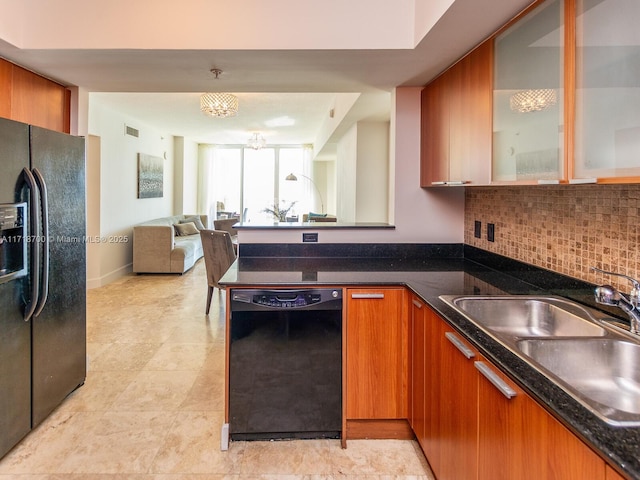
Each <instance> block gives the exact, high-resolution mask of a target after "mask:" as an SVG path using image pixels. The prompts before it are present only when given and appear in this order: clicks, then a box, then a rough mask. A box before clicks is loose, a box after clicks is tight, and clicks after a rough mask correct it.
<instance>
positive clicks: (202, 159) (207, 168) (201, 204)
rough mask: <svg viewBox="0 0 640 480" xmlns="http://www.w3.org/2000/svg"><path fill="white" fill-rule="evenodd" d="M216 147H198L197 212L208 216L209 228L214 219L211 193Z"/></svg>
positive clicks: (214, 204) (213, 193)
mask: <svg viewBox="0 0 640 480" xmlns="http://www.w3.org/2000/svg"><path fill="white" fill-rule="evenodd" d="M215 155H216V147H215V146H214V145H200V146H199V147H198V160H199V165H198V211H200V212H205V213H206V214H207V215H208V216H209V227H211V226H212V225H213V220H215V218H216V211H217V208H216V201H215V198H216V197H215V192H214V191H213V185H214V182H213V175H214V165H215Z"/></svg>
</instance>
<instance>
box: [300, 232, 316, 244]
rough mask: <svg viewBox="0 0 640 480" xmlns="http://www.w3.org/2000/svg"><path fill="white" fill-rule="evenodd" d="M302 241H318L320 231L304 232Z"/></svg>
mask: <svg viewBox="0 0 640 480" xmlns="http://www.w3.org/2000/svg"><path fill="white" fill-rule="evenodd" d="M302 241H303V242H304V243H316V242H317V241H318V233H317V232H314V233H303V234H302Z"/></svg>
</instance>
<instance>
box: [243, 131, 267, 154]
mask: <svg viewBox="0 0 640 480" xmlns="http://www.w3.org/2000/svg"><path fill="white" fill-rule="evenodd" d="M266 144H267V141H266V140H265V139H264V137H263V136H262V135H260V134H259V133H258V132H256V133H254V134H253V136H252V137H251V138H249V140H247V147H249V148H253V149H254V150H260V149H261V148H262V147H264V146H265V145H266Z"/></svg>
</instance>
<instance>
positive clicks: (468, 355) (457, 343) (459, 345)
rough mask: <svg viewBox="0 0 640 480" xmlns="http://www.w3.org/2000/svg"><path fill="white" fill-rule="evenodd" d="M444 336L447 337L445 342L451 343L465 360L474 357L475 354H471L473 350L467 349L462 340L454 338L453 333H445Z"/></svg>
mask: <svg viewBox="0 0 640 480" xmlns="http://www.w3.org/2000/svg"><path fill="white" fill-rule="evenodd" d="M444 336H445V337H447V340H449V341H450V342H451V343H453V346H454V347H456V348H457V349H458V350H460V353H462V355H464V356H465V357H466V358H467V359H470V358H473V357H475V356H476V354H475V353H473V350H471V349H470V348H469V347H467V346H466V345H465V344H464V343H463V342H462V340H460V339H459V338H458V337H456V336H455V334H454V333H453V332H446V333H445V334H444Z"/></svg>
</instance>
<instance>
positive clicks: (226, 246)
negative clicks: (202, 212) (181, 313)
mask: <svg viewBox="0 0 640 480" xmlns="http://www.w3.org/2000/svg"><path fill="white" fill-rule="evenodd" d="M200 239H201V240H202V250H203V253H204V265H205V269H206V271H207V283H208V285H209V290H208V292H207V308H206V311H205V313H206V314H207V315H209V309H210V307H211V298H212V297H213V289H214V288H218V289H220V290H222V289H223V287H221V286H220V285H219V284H218V282H219V281H220V279H221V278H222V276H223V275H224V274H225V273H226V271H227V270H229V267H230V266H231V264H232V263H233V262H234V261H235V259H236V254H235V251H234V249H233V244H232V242H231V235H229V232H225V231H221V230H200Z"/></svg>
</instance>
